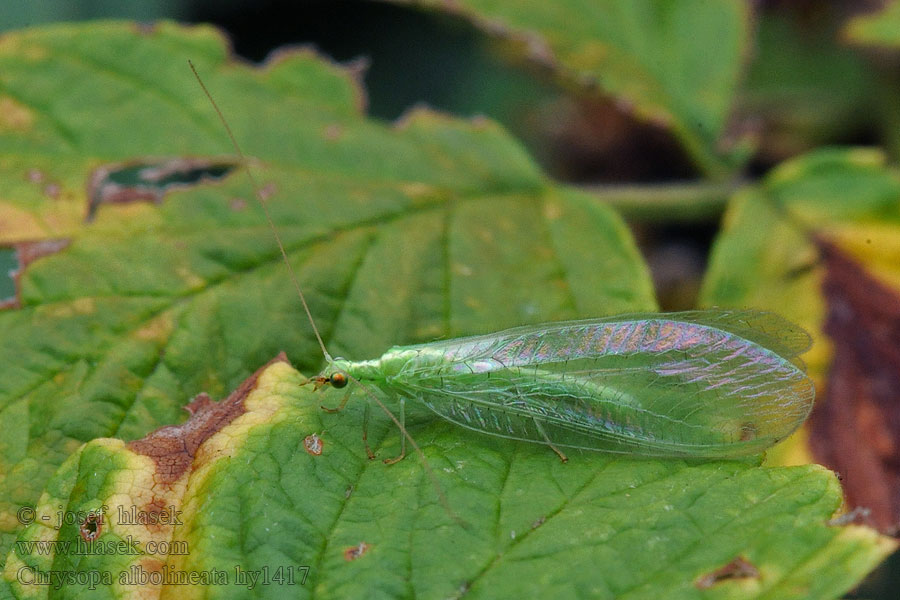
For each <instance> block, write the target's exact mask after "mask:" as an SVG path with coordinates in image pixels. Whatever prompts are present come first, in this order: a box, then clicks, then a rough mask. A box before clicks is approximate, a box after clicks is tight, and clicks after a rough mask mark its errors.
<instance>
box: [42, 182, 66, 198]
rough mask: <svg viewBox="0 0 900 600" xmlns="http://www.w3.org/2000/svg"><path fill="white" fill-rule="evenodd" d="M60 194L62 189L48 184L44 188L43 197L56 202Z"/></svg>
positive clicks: (54, 184) (56, 185)
mask: <svg viewBox="0 0 900 600" xmlns="http://www.w3.org/2000/svg"><path fill="white" fill-rule="evenodd" d="M61 192H62V187H60V185H59V184H58V183H48V184H47V185H45V186H44V195H45V196H47V197H48V198H50V199H51V200H56V199H57V198H59V194H60V193H61Z"/></svg>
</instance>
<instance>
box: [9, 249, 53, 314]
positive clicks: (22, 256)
mask: <svg viewBox="0 0 900 600" xmlns="http://www.w3.org/2000/svg"><path fill="white" fill-rule="evenodd" d="M69 243H70V240H68V239H58V240H38V241H35V242H18V243H16V244H12V246H11V248H12V249H13V251H15V254H16V262H17V263H18V266H17V267H16V268H15V269H14V270H12V271H10V272H9V276H10V277H11V278H12V280H13V285H14V286H15V290H16V292H15V295H14V296H13V297H10V298H5V299H3V298H0V309H5V308H19V307H20V306H22V290H21V280H22V274H23V273H25V269H27V268H28V265H30V264H31V263H33V262H34V261H36V260H37V259H39V258H42V257H44V256H49V255H51V254H56V253H57V252H59V251H60V250H63V249H65V248H66V247H67V246H68V245H69Z"/></svg>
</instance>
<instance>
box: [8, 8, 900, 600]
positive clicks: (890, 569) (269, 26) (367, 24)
mask: <svg viewBox="0 0 900 600" xmlns="http://www.w3.org/2000/svg"><path fill="white" fill-rule="evenodd" d="M747 4H748V6H749V7H750V14H751V18H752V20H753V25H752V28H751V30H752V36H753V37H752V41H751V43H750V44H749V49H748V51H749V53H750V56H749V57H748V58H747V60H746V61H745V66H744V69H743V72H742V73H741V75H740V81H739V82H738V91H737V95H736V97H735V100H734V102H733V104H732V106H731V108H730V111H729V115H728V122H727V126H726V131H725V135H723V136H722V138H721V139H720V141H721V142H722V143H723V144H726V145H728V144H730V145H732V149H733V151H734V153H735V155H736V156H737V159H736V164H737V167H736V168H732V169H731V170H730V171H729V172H727V173H726V174H725V175H724V176H722V175H719V176H714V175H711V174H710V173H709V172H708V171H707V172H704V170H703V168H701V167H700V166H698V165H697V164H696V161H695V160H694V159H693V158H692V157H691V156H690V155H689V153H688V152H687V151H686V150H685V148H684V145H683V144H682V143H680V142H679V140H678V139H676V137H675V136H674V134H673V133H672V132H671V130H670V129H668V128H666V127H664V126H662V125H660V124H654V123H653V122H652V120H646V119H645V120H639V119H637V118H635V117H634V116H633V115H632V113H631V111H630V110H629V109H630V108H631V107H629V106H627V105H623V103H622V102H620V101H616V100H615V99H613V98H611V97H607V96H604V95H602V94H600V93H597V91H596V90H586V89H583V88H579V87H578V86H577V85H574V84H572V83H571V82H565V81H561V80H560V78H559V77H558V75H557V74H555V73H554V72H552V70H551V69H549V68H547V66H546V65H540V64H537V63H535V62H533V61H529V60H528V59H527V57H526V56H525V55H524V53H523V52H521V49H520V48H517V47H516V46H515V45H514V44H511V43H509V40H503V39H502V36H491V35H489V34H488V33H485V31H483V30H480V29H478V28H477V27H476V26H475V25H473V24H472V23H471V22H470V21H468V20H466V19H465V18H463V17H462V16H457V15H454V14H447V13H442V12H438V11H423V10H418V9H416V7H414V6H408V5H398V4H389V3H380V2H352V1H334V0H332V1H306V2H288V1H286V0H116V1H113V0H42V1H40V2H33V1H29V0H6V1H5V2H4V5H3V8H2V10H0V31H4V30H11V29H18V28H22V27H27V26H32V25H39V24H42V23H48V22H60V21H84V20H91V19H101V18H125V19H133V20H138V21H148V22H149V21H154V20H157V19H163V18H168V19H174V20H177V21H181V22H197V23H199V22H206V23H213V24H216V25H218V26H220V27H222V28H223V29H224V30H225V31H227V33H228V36H229V37H230V38H231V40H232V43H233V45H234V50H235V52H236V54H238V55H239V56H241V57H243V58H245V59H247V60H249V61H254V62H258V61H262V60H264V59H265V58H266V56H268V55H269V53H270V52H272V51H273V50H275V49H277V48H279V47H281V46H284V45H292V44H312V45H314V46H315V47H316V48H318V49H319V50H320V51H321V52H322V53H324V54H326V55H328V56H331V57H332V58H334V59H335V60H337V61H339V62H342V63H353V64H356V65H358V66H359V69H360V73H361V76H362V78H363V80H364V84H365V89H366V90H367V93H368V98H367V103H368V106H367V109H368V112H369V114H371V115H372V116H373V117H376V118H381V119H384V120H386V121H391V120H394V119H397V118H398V117H401V116H402V115H403V114H404V113H405V112H406V111H408V110H410V109H411V108H412V107H414V106H416V105H418V104H422V103H424V104H427V105H428V106H431V107H434V108H437V109H440V110H444V111H447V112H450V113H453V114H456V115H461V116H475V115H486V116H488V117H490V118H492V119H495V120H497V121H499V122H501V123H502V124H503V125H504V126H505V127H507V128H508V129H509V130H510V131H511V132H512V133H513V134H514V135H516V136H517V137H518V138H519V139H520V140H522V141H523V143H524V144H525V145H526V146H527V147H528V148H529V150H530V152H531V153H532V155H533V156H534V157H535V158H536V159H537V160H538V161H539V162H540V164H541V165H542V166H543V168H544V169H545V170H546V171H547V172H548V173H549V174H550V175H551V176H553V177H555V178H556V179H559V180H562V181H567V182H572V183H577V184H580V185H585V186H609V185H611V184H615V185H616V186H617V188H616V189H617V190H618V191H617V192H616V194H614V196H617V197H619V198H620V199H621V201H620V204H621V206H620V208H622V210H623V213H624V214H625V215H626V217H628V218H629V222H630V223H631V225H632V228H633V231H634V232H635V236H636V238H637V240H638V243H639V244H640V245H641V248H642V251H643V252H644V255H645V257H646V259H647V262H648V264H649V265H650V268H651V270H652V273H653V276H654V279H655V283H656V286H657V293H658V297H659V301H660V305H661V306H662V308H664V309H668V310H677V309H683V308H687V307H692V306H694V305H695V303H696V298H697V294H698V291H699V288H700V281H701V277H702V274H703V273H704V271H705V268H706V257H707V255H708V253H709V248H710V244H711V242H712V239H713V236H714V235H715V234H716V232H717V231H718V229H719V221H720V218H721V215H722V211H723V210H724V206H725V201H726V200H727V198H728V196H729V195H730V193H731V192H732V191H733V190H734V189H735V188H736V187H738V186H739V185H741V184H743V183H746V182H748V181H755V180H757V179H758V178H760V177H761V176H762V175H764V174H765V173H767V172H768V171H769V170H770V169H772V168H773V167H774V166H776V165H778V164H779V163H781V162H783V161H785V160H786V159H789V158H791V157H794V156H797V155H800V154H802V153H804V152H807V151H809V150H811V149H814V148H817V147H822V146H827V145H842V146H847V145H850V146H859V145H862V146H878V147H880V148H881V149H883V151H885V152H886V153H887V156H888V158H889V161H890V163H891V164H894V165H895V164H896V163H897V162H898V159H900V52H896V50H894V51H889V50H886V49H880V48H879V45H881V44H882V43H886V44H890V43H891V39H892V37H893V40H896V34H895V33H892V31H891V30H890V25H889V24H890V22H888V24H887V25H885V23H884V22H882V23H880V24H876V25H872V24H867V23H865V22H864V21H860V20H858V19H857V20H854V19H855V18H856V17H858V16H859V15H861V14H864V13H867V12H872V11H877V10H880V9H882V8H884V7H885V5H886V4H887V3H885V2H879V1H875V0H863V1H851V0H831V1H825V0H815V1H814V0H797V1H788V0H783V1H777V0H768V1H766V0H757V1H755V2H748V3H747ZM897 6H898V5H897V4H896V3H895V4H894V5H893V6H892V7H891V9H890V10H893V12H894V14H896V13H900V9H898V8H897ZM898 21H900V19H896V20H895V23H896V22H898ZM885 27H887V28H888V30H887V31H885V29H884V28H885ZM884 40H887V41H884ZM893 43H896V41H894V42H893ZM711 51H713V52H715V49H711ZM260 110H262V111H265V110H266V108H265V107H260ZM648 195H649V196H650V197H655V198H656V199H658V200H661V201H662V203H661V204H657V205H656V208H655V209H653V210H650V211H647V210H644V209H642V207H641V205H640V203H639V202H634V199H635V198H644V197H647V196H648ZM682 199H683V202H682ZM660 206H663V208H659V207H660ZM0 268H3V267H2V265H0ZM898 573H900V559H898V556H897V555H895V556H894V557H893V559H892V560H889V561H888V562H887V563H885V564H884V565H882V567H881V568H880V569H879V570H878V571H877V572H875V573H873V574H872V576H871V577H870V578H869V580H868V581H867V582H866V583H864V584H863V586H862V587H861V588H860V589H859V590H857V591H856V592H855V593H854V595H853V596H852V597H868V598H895V597H896V594H897V591H896V590H898V589H900V575H898Z"/></svg>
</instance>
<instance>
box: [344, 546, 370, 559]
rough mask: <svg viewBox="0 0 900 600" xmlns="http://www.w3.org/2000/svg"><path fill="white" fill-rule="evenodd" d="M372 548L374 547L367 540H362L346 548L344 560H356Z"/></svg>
mask: <svg viewBox="0 0 900 600" xmlns="http://www.w3.org/2000/svg"><path fill="white" fill-rule="evenodd" d="M370 548H372V546H370V545H369V544H367V543H365V542H360V543H358V544H357V545H355V546H350V547H349V548H347V549H346V550H344V560H356V559H357V558H359V557H361V556H362V555H363V554H365V553H366V552H368V551H369V549H370Z"/></svg>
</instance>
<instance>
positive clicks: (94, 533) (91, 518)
mask: <svg viewBox="0 0 900 600" xmlns="http://www.w3.org/2000/svg"><path fill="white" fill-rule="evenodd" d="M78 533H79V534H81V539H83V540H84V541H86V542H93V541H94V540H96V539H97V538H98V537H100V534H101V533H103V512H101V511H97V512H95V511H91V512H89V513H88V514H87V516H86V517H85V518H84V520H83V521H81V525H80V526H79V527H78Z"/></svg>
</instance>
